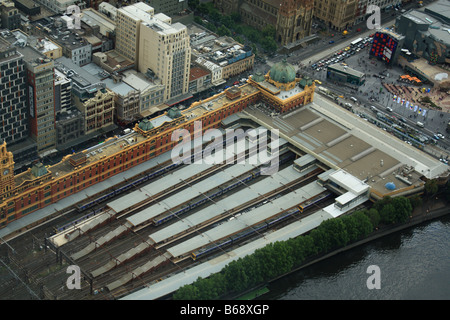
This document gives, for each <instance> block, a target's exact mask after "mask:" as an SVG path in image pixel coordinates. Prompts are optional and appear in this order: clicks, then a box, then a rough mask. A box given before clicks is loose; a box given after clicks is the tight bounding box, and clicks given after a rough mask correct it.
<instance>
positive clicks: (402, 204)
mask: <svg viewBox="0 0 450 320" xmlns="http://www.w3.org/2000/svg"><path fill="white" fill-rule="evenodd" d="M392 206H393V207H394V218H393V219H394V222H395V223H398V222H405V221H406V220H407V219H408V218H409V216H410V215H411V213H412V205H411V202H410V201H409V200H408V199H407V198H405V197H397V198H394V199H393V200H392Z"/></svg>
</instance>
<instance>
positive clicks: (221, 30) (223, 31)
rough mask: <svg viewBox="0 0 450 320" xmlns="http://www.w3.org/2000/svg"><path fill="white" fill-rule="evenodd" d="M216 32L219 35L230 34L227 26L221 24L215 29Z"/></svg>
mask: <svg viewBox="0 0 450 320" xmlns="http://www.w3.org/2000/svg"><path fill="white" fill-rule="evenodd" d="M217 34H218V35H219V36H231V31H230V30H229V29H228V28H227V27H225V26H223V25H222V26H220V27H219V28H218V29H217Z"/></svg>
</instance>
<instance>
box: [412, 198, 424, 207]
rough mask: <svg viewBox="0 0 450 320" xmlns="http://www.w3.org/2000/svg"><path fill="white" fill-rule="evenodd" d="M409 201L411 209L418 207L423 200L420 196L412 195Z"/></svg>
mask: <svg viewBox="0 0 450 320" xmlns="http://www.w3.org/2000/svg"><path fill="white" fill-rule="evenodd" d="M409 202H411V205H412V207H413V209H415V208H419V207H421V206H422V204H423V200H422V198H421V197H420V196H414V197H412V198H410V199H409Z"/></svg>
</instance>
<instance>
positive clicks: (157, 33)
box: [138, 19, 191, 101]
mask: <svg viewBox="0 0 450 320" xmlns="http://www.w3.org/2000/svg"><path fill="white" fill-rule="evenodd" d="M139 42H140V46H139V63H138V70H139V71H140V72H143V73H145V72H147V70H151V71H153V72H154V73H155V75H156V76H157V77H158V78H160V79H161V82H162V83H163V84H164V85H165V91H164V94H165V97H164V98H165V100H166V101H168V100H173V99H177V98H178V97H180V96H182V95H186V94H187V93H188V86H189V67H190V63H191V47H190V43H189V36H188V33H187V28H186V26H184V25H182V24H181V23H174V24H172V25H170V24H167V23H165V22H163V21H161V20H158V19H153V20H151V21H148V22H146V23H143V24H142V25H141V32H140V37H139Z"/></svg>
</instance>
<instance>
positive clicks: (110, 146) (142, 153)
mask: <svg viewBox="0 0 450 320" xmlns="http://www.w3.org/2000/svg"><path fill="white" fill-rule="evenodd" d="M61 59H64V58H60V59H58V60H61ZM66 59H67V58H66ZM67 63H68V64H70V63H72V62H71V61H70V60H68V59H67ZM57 67H58V66H57ZM72 67H73V68H76V66H75V65H73V63H72ZM59 68H61V66H59ZM78 68H79V67H78ZM291 68H293V67H292V66H288V65H286V63H285V62H283V63H281V64H280V65H275V66H274V67H272V69H271V72H270V73H268V74H267V75H265V76H262V78H261V77H260V78H259V79H255V80H254V81H252V80H250V81H249V83H247V84H245V85H243V86H241V87H232V88H230V89H228V90H226V91H225V92H223V93H221V94H219V95H216V96H213V97H211V98H209V99H206V100H205V101H199V102H196V103H193V104H192V105H191V106H190V107H189V108H187V109H186V110H183V111H179V110H178V109H177V108H172V109H170V110H169V111H168V112H165V113H164V114H162V115H159V116H156V117H153V118H151V119H150V120H149V119H144V120H143V121H141V122H140V123H139V124H136V126H135V127H134V131H136V132H135V133H133V134H132V135H131V136H127V138H126V139H123V138H118V137H115V138H111V139H109V140H107V141H105V142H104V143H103V144H102V145H99V146H97V147H96V148H95V150H90V151H84V152H78V153H75V154H70V155H68V156H66V157H64V158H63V160H62V161H61V162H59V163H58V164H55V165H52V166H44V165H43V164H42V163H40V162H37V163H35V164H34V165H33V166H32V168H30V169H28V170H27V171H25V172H23V173H20V174H17V175H12V173H11V171H12V167H13V164H14V163H13V158H12V156H11V153H8V151H7V150H6V144H5V143H4V144H3V145H2V147H0V164H1V165H2V168H5V169H4V170H7V169H8V170H9V171H7V173H6V174H5V177H4V178H5V179H4V180H2V188H3V189H4V190H10V191H9V192H7V193H4V194H3V195H2V196H3V201H0V227H5V226H6V225H7V224H9V223H11V222H12V221H14V220H16V219H20V218H21V217H23V216H25V215H27V214H30V213H31V212H34V211H36V210H38V209H41V208H44V207H47V206H48V205H50V204H52V203H56V202H58V201H59V200H61V199H63V198H66V197H69V196H71V195H73V194H75V193H77V192H80V191H82V190H83V189H85V188H88V187H89V186H92V185H95V184H97V183H99V182H101V181H104V180H106V179H108V178H109V177H112V176H114V175H116V174H118V173H120V172H123V171H125V170H128V169H130V168H132V167H134V166H136V165H138V164H141V163H143V162H145V161H147V160H149V159H152V158H154V157H156V156H158V155H160V154H162V153H164V152H166V151H169V150H171V149H172V148H173V147H174V146H175V145H176V144H178V141H171V134H172V132H173V131H174V130H176V129H187V130H188V131H190V132H191V134H192V135H193V134H194V131H193V130H194V122H195V121H200V122H201V124H202V126H203V129H204V130H207V129H209V128H218V127H220V126H221V124H222V121H223V120H225V119H226V118H227V117H229V116H230V115H233V114H235V113H237V112H240V111H242V110H244V109H245V108H246V107H247V106H250V105H253V104H255V103H264V104H267V105H271V106H272V105H273V108H274V110H276V111H277V112H280V113H283V114H284V113H287V112H288V111H290V110H292V109H294V108H297V107H301V106H303V105H306V104H308V103H310V102H311V101H312V99H313V96H314V88H315V85H314V83H313V82H312V81H311V82H310V83H309V85H307V84H305V86H304V87H303V88H301V87H299V86H298V85H297V84H299V83H300V82H301V81H300V79H297V78H292V74H291ZM79 69H81V68H79ZM275 70H277V71H275ZM283 70H286V72H287V74H284V75H283V73H282V71H283ZM78 71H79V70H72V73H73V74H72V76H71V78H72V81H73V87H74V91H79V93H77V94H75V96H77V95H80V94H84V95H85V96H86V95H88V94H89V90H88V88H92V86H90V85H89V83H88V82H87V81H86V80H85V81H84V82H83V81H82V79H81V77H80V76H79V75H76V74H75V73H74V72H78ZM66 72H68V70H66ZM270 74H272V76H276V79H272V78H271V77H270ZM294 77H295V74H294ZM289 81H290V82H289ZM82 83H84V86H81V84H82ZM98 92H101V90H98V91H97V94H95V95H94V97H93V98H89V97H87V99H86V101H85V102H84V105H85V106H86V111H87V112H89V111H90V109H89V107H90V106H93V107H94V109H101V110H103V109H104V107H105V103H104V101H103V100H102V99H101V95H98ZM105 94H106V93H105ZM99 98H100V99H99ZM77 99H78V100H81V99H79V98H77V97H74V100H77ZM110 99H111V101H112V100H113V99H112V97H110ZM91 100H92V101H93V104H90V103H89V102H90V101H91ZM97 102H100V104H97ZM76 104H78V103H76ZM80 111H82V112H84V114H85V115H87V113H86V112H85V111H84V110H80ZM87 117H88V118H89V115H87ZM110 117H111V118H112V113H111V114H110ZM94 118H97V116H94ZM104 118H105V117H103V119H104ZM5 172H6V171H5Z"/></svg>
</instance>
